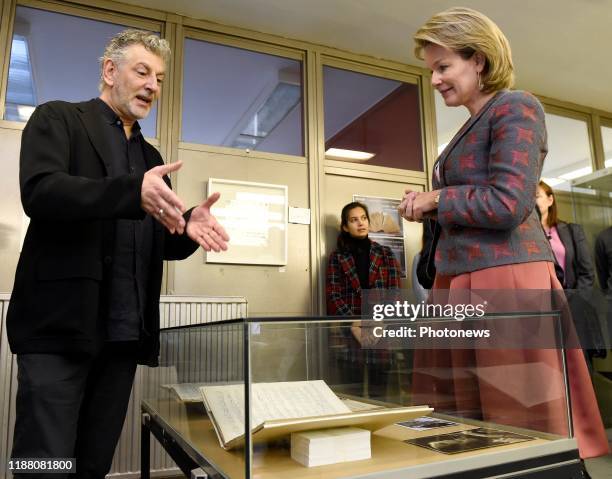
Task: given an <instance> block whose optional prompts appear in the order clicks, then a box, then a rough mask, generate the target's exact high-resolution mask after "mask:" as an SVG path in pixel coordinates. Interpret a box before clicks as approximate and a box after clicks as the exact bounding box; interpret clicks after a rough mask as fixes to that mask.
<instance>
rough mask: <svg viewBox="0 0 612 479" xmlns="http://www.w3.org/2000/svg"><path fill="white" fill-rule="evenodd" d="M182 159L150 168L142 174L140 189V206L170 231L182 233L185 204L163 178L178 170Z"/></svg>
mask: <svg viewBox="0 0 612 479" xmlns="http://www.w3.org/2000/svg"><path fill="white" fill-rule="evenodd" d="M182 165H183V162H182V161H177V162H176V163H170V164H168V165H161V166H156V167H155V168H151V169H150V170H149V171H147V172H146V173H145V175H144V179H143V180H142V188H141V191H140V206H141V207H142V209H143V210H145V211H146V212H147V213H149V214H150V215H151V216H153V217H154V218H155V219H156V220H157V221H159V222H160V223H161V224H163V225H164V226H165V227H166V228H168V231H170V232H171V233H179V234H183V231H184V230H185V220H184V219H183V212H184V211H185V205H184V204H183V202H182V201H181V199H180V198H179V197H178V196H177V195H176V194H175V193H174V192H173V191H172V190H171V189H170V188H169V187H168V185H167V184H166V182H165V181H164V180H163V177H164V176H165V175H168V174H170V173H172V172H173V171H176V170H178V169H179V168H180V167H181V166H182Z"/></svg>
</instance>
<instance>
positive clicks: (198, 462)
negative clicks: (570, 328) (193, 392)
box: [141, 313, 581, 479]
mask: <svg viewBox="0 0 612 479" xmlns="http://www.w3.org/2000/svg"><path fill="white" fill-rule="evenodd" d="M536 314H540V315H544V313H530V315H529V316H533V315H536ZM550 314H551V313H546V315H549V316H550ZM555 314H556V313H555ZM496 316H497V317H496V320H497V321H500V316H501V318H502V319H503V318H505V319H508V320H510V319H513V318H514V319H517V320H518V319H520V318H521V317H524V313H521V314H517V313H514V314H508V315H496ZM440 320H441V318H438V322H440ZM427 321H428V324H433V323H435V322H436V319H431V318H430V319H428V320H427ZM355 324H356V322H355V319H354V318H353V319H346V318H345V319H342V318H265V319H264V318H244V319H240V320H231V321H224V322H217V323H209V324H206V325H198V326H190V327H188V328H171V329H170V330H165V331H162V365H165V366H166V367H167V366H168V364H171V362H172V361H176V363H175V364H176V365H180V366H181V367H187V368H189V364H188V363H189V362H193V361H195V362H196V363H197V362H200V363H201V361H200V359H201V358H203V357H204V356H200V359H198V351H199V353H203V354H208V356H206V357H207V360H208V361H211V360H212V358H213V357H216V358H225V361H226V362H227V363H226V365H225V366H227V368H226V370H224V368H221V370H219V371H220V373H219V371H217V373H215V372H214V371H212V372H211V368H209V369H208V373H207V374H208V375H209V377H206V378H204V377H203V376H200V377H199V378H197V379H206V380H207V381H204V382H214V383H228V382H235V380H236V379H237V378H238V380H239V383H241V384H242V385H243V386H244V411H245V422H244V424H245V425H247V424H249V423H250V421H251V417H252V410H251V409H252V398H253V396H252V385H253V383H254V382H255V383H257V382H259V381H258V379H261V378H258V376H262V375H261V374H260V372H257V368H260V367H261V361H262V359H264V358H263V357H262V355H263V356H266V355H265V354H264V352H265V351H266V350H267V351H268V352H269V353H270V354H268V355H267V356H266V357H265V359H269V358H270V357H271V356H270V355H274V356H276V357H278V356H279V355H278V354H276V355H275V353H274V348H275V347H277V346H278V344H276V343H275V341H278V342H285V343H287V344H289V345H290V346H291V344H292V342H293V341H294V335H296V332H297V333H298V334H297V335H298V336H299V335H302V336H303V338H304V340H303V346H304V348H303V349H297V348H293V349H294V352H295V356H296V357H297V356H300V357H301V359H303V360H304V361H305V362H304V363H303V364H300V365H299V367H298V369H300V370H299V371H297V372H296V371H294V372H293V373H292V374H288V375H285V377H281V378H280V379H287V378H288V377H289V376H291V375H293V377H291V378H290V379H296V378H297V379H312V378H317V379H319V378H321V377H322V375H321V371H317V366H316V365H314V363H316V362H319V363H323V364H329V363H328V359H326V358H325V357H323V358H318V359H317V360H316V361H314V363H313V361H312V360H313V359H315V358H314V356H315V355H318V354H319V353H321V351H326V352H327V353H329V354H333V353H331V352H330V351H333V348H330V342H329V337H327V338H325V337H323V338H322V337H321V336H322V335H323V336H325V335H329V334H331V332H332V331H333V329H334V328H337V327H338V326H340V327H343V328H344V329H345V330H347V328H348V330H350V328H352V327H353V326H354V325H355ZM382 324H384V322H383V323H382ZM196 330H197V331H199V332H201V333H202V332H203V335H204V336H207V334H208V336H210V337H211V338H212V339H213V342H215V341H216V343H217V345H216V346H215V348H216V351H217V352H216V355H215V354H213V355H212V356H211V353H210V351H208V352H206V353H204V350H205V349H209V348H210V347H211V345H210V342H208V343H206V344H204V343H201V342H198V341H196V342H195V343H194V342H193V341H191V339H193V338H191V339H190V340H189V341H187V342H182V341H183V340H178V339H177V338H179V337H182V338H183V339H186V338H189V337H190V336H193V335H194V334H196V333H195V331H196ZM206 331H208V333H206ZM213 331H214V332H213ZM559 331H560V330H559ZM559 331H557V332H555V334H557V333H559ZM345 332H346V331H345ZM198 334H199V333H198ZM232 335H233V343H232V345H233V347H236V348H237V349H238V350H237V351H233V350H232V351H223V350H224V349H225V348H227V347H228V345H229V343H228V342H227V341H226V340H227V338H228V337H230V336H232ZM222 336H225V339H223V338H222ZM263 337H265V338H266V340H265V341H263V340H262V338H263ZM273 338H275V339H273ZM557 340H558V341H559V348H558V350H557V351H558V353H559V355H560V358H561V363H560V364H561V367H562V371H561V374H562V376H563V395H564V397H563V400H564V401H565V403H566V404H565V414H567V416H566V417H565V419H566V421H567V429H566V432H565V433H564V434H561V435H558V434H550V433H547V432H544V431H539V432H538V437H535V435H534V431H533V430H526V429H524V428H521V427H512V426H508V425H500V424H499V423H495V424H493V423H491V422H490V421H487V420H486V419H485V418H480V419H473V418H470V417H458V416H453V415H448V414H444V413H443V412H437V411H436V412H434V417H436V418H439V419H447V420H450V421H453V422H454V423H455V426H451V427H450V429H447V430H445V431H442V432H441V433H449V434H450V433H452V432H456V431H461V430H474V428H479V427H480V428H482V427H490V428H491V427H492V428H494V429H496V430H498V431H507V432H510V433H518V434H525V435H530V436H532V437H533V438H535V439H534V440H533V441H531V443H530V444H529V446H526V445H525V444H523V445H522V446H521V445H520V444H512V445H504V446H497V447H491V448H487V449H481V450H478V451H468V452H461V453H459V454H456V455H446V456H440V453H439V452H436V451H431V450H428V449H426V448H419V449H410V451H411V452H410V453H409V454H408V453H406V451H408V450H409V449H408V448H417V447H418V446H415V445H412V444H406V443H405V442H403V441H404V440H406V439H411V438H415V437H419V436H423V435H427V434H431V433H430V432H425V433H423V432H414V431H410V432H409V433H408V431H406V430H404V429H403V428H401V427H400V426H397V425H395V424H394V425H391V426H389V427H388V428H384V429H382V430H381V431H378V432H376V433H375V434H373V435H372V458H371V459H369V460H366V461H355V462H348V463H341V464H334V465H329V466H319V467H314V468H307V467H304V466H302V465H300V464H298V463H297V462H295V461H292V460H291V458H290V457H289V452H288V449H287V444H286V443H285V444H282V442H281V443H279V444H272V445H271V446H270V445H268V444H264V445H255V446H254V444H253V442H254V441H253V437H252V435H251V434H249V431H250V429H248V428H247V427H245V439H244V447H243V448H240V449H234V450H231V451H226V450H224V449H222V448H221V447H220V445H219V442H218V440H217V437H216V435H215V431H214V428H213V426H212V424H211V423H210V420H209V419H208V418H206V415H205V410H204V408H203V406H202V405H201V404H198V403H191V404H187V403H182V402H181V401H178V400H177V399H176V398H175V397H173V395H172V394H171V393H168V391H167V390H165V392H164V393H163V396H164V397H163V398H162V397H161V396H158V397H152V398H151V397H150V398H148V399H145V400H143V402H142V405H141V410H142V436H141V441H142V444H141V447H142V450H141V454H142V456H141V458H142V477H143V478H145V479H147V477H148V473H149V464H148V451H149V448H150V442H149V441H150V435H151V434H152V435H153V436H154V437H156V438H157V439H158V440H159V442H160V443H161V444H162V446H163V447H164V449H165V450H166V451H167V452H168V453H169V454H170V456H171V457H172V458H173V460H174V461H175V462H176V464H177V465H178V466H179V467H180V468H181V470H182V471H183V473H184V474H185V475H187V476H188V477H190V476H191V477H223V478H235V477H240V478H242V477H259V478H264V479H268V478H270V479H271V478H279V477H292V478H302V477H303V478H309V477H326V478H328V477H329V478H335V477H338V478H340V477H369V478H374V477H376V478H396V477H397V478H399V477H407V476H406V474H410V477H411V478H412V477H414V478H434V477H457V478H459V477H466V475H465V474H468V473H469V475H470V477H493V476H500V475H503V477H517V478H518V477H521V478H524V477H534V478H536V477H541V478H546V477H551V478H552V477H555V478H556V477H576V478H578V477H581V476H580V474H581V472H580V470H581V465H580V462H579V456H578V451H577V447H576V441H575V440H574V439H573V438H572V437H571V435H572V431H571V415H570V407H569V399H568V386H567V384H568V383H567V380H566V377H567V376H566V370H565V354H564V350H563V348H562V344H563V343H562V338H557V339H555V341H557ZM187 343H190V345H189V346H187ZM263 343H265V346H263V349H262V344H263ZM164 344H166V346H168V345H170V344H171V345H172V348H170V349H173V348H174V349H185V348H187V349H190V348H191V349H194V351H191V352H189V353H187V356H189V355H191V356H190V357H191V358H192V359H191V360H189V361H185V360H182V359H180V358H179V359H178V360H177V358H178V356H176V355H175V356H174V359H171V356H172V355H171V354H169V353H170V351H169V350H168V349H167V348H166V349H165V348H164ZM296 344H297V343H296ZM289 349H291V347H290V348H289ZM164 351H165V353H164ZM174 353H176V351H174ZM174 353H173V354H174ZM164 354H167V355H168V356H167V357H166V358H164V357H163V355H164ZM194 354H195V356H194ZM394 354H397V352H395V353H394ZM280 356H282V354H281V355H280ZM232 362H233V363H232ZM236 362H237V363H236ZM298 362H301V361H298ZM309 362H310V363H311V364H309ZM238 363H239V364H240V365H241V366H239V367H238V369H240V367H242V368H243V369H242V372H239V373H238V374H237V375H236V374H234V377H232V374H231V373H228V371H229V370H230V369H232V368H235V367H236V365H237V364H238ZM254 367H255V368H256V370H255V374H253V373H254V369H253V368H254ZM273 367H274V365H271V368H273ZM214 369H215V368H214V367H212V370H214ZM236 371H237V370H235V371H234V373H236ZM412 371H414V369H412ZM211 374H212V376H215V374H216V377H212V376H211ZM270 374H271V375H273V374H275V373H272V372H270V373H269V374H268V373H267V372H266V373H264V374H263V376H269V377H264V378H263V379H264V380H268V379H270V377H271V376H270ZM196 375H197V374H196ZM240 378H242V379H240ZM185 379H187V380H189V381H193V379H194V377H193V376H192V377H191V378H187V377H185V376H183V375H182V374H179V375H178V376H177V380H178V382H181V381H182V380H185ZM326 379H329V377H328V378H326ZM208 380H210V381H208ZM232 380H234V381H232ZM329 382H330V383H331V382H332V381H329ZM332 389H334V388H332ZM155 390H157V391H159V390H160V388H159V385H157V388H152V389H151V391H155ZM334 392H336V390H335V391H334ZM166 393H168V394H166ZM153 396H155V394H153ZM368 400H369V401H371V402H376V401H377V399H373V398H368ZM398 428H400V429H399V430H398ZM438 433H440V431H438ZM415 451H416V452H415ZM411 454H412V456H414V457H412V459H411V458H410V457H408V458H407V457H403V456H406V455H408V456H410V455H411ZM417 456H418V457H417ZM198 474H199V476H198ZM321 474H323V475H321Z"/></svg>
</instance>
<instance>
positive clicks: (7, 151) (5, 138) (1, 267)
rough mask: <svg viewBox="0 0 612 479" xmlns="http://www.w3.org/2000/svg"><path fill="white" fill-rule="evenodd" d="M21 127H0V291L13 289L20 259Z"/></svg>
mask: <svg viewBox="0 0 612 479" xmlns="http://www.w3.org/2000/svg"><path fill="white" fill-rule="evenodd" d="M20 142H21V130H19V129H9V128H0V162H1V164H2V174H1V175H0V192H1V194H2V201H0V292H10V291H11V290H12V289H13V280H14V276H15V268H16V266H17V260H18V259H19V247H20V244H21V234H22V233H21V231H22V222H23V219H22V218H23V210H22V208H21V201H20V199H19V177H18V175H19V147H20Z"/></svg>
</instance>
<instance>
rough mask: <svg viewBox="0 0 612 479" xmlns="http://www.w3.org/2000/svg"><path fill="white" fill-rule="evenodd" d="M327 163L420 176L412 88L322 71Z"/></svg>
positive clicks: (416, 111) (416, 97)
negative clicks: (370, 166) (418, 172)
mask: <svg viewBox="0 0 612 479" xmlns="http://www.w3.org/2000/svg"><path fill="white" fill-rule="evenodd" d="M323 95H324V96H323V103H324V110H325V152H326V158H328V159H333V160H341V161H348V162H351V163H361V164H367V165H377V166H388V167H391V168H401V169H405V170H416V171H423V148H422V140H421V113H420V107H419V104H420V103H419V91H418V87H417V86H416V85H412V84H409V83H402V82H400V81H394V80H387V79H384V78H379V77H375V76H371V75H364V74H362V73H355V72H351V71H347V70H341V69H338V68H333V67H329V66H325V67H323Z"/></svg>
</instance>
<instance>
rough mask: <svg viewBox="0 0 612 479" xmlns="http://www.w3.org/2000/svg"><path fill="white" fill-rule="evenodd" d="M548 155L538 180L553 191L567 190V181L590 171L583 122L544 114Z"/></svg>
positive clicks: (568, 183)
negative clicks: (542, 181)
mask: <svg viewBox="0 0 612 479" xmlns="http://www.w3.org/2000/svg"><path fill="white" fill-rule="evenodd" d="M546 130H547V132H548V155H546V159H545V160H544V168H543V170H542V180H544V181H545V182H546V183H548V184H549V185H550V186H551V187H552V188H553V189H555V190H564V191H570V190H571V188H570V181H571V180H573V179H575V178H579V177H581V176H584V175H588V174H589V173H592V172H593V162H592V159H591V146H590V142H589V130H588V127H587V124H586V121H583V120H576V119H574V118H568V117H565V116H560V115H554V114H552V113H546Z"/></svg>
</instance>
